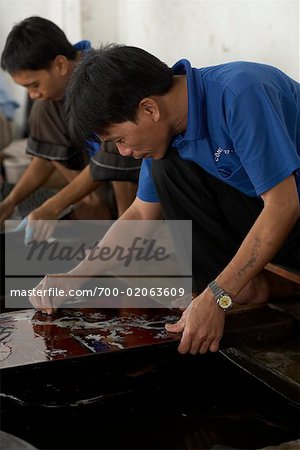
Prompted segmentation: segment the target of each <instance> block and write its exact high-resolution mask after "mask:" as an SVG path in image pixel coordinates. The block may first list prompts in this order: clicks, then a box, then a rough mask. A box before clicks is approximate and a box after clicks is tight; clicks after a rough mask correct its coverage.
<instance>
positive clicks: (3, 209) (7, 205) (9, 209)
mask: <svg viewBox="0 0 300 450" xmlns="http://www.w3.org/2000/svg"><path fill="white" fill-rule="evenodd" d="M15 206H16V205H15V204H14V203H13V202H11V201H10V200H9V199H5V200H3V202H0V225H2V224H3V222H4V220H5V219H8V218H9V216H11V215H12V213H13V212H14V209H15Z"/></svg>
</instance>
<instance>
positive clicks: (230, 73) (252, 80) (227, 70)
mask: <svg viewBox="0 0 300 450" xmlns="http://www.w3.org/2000/svg"><path fill="white" fill-rule="evenodd" d="M201 72H202V76H203V78H204V81H205V82H207V83H209V82H217V83H219V84H220V85H221V86H222V87H224V88H227V89H229V90H231V91H232V93H234V94H238V93H240V92H242V91H243V90H245V89H247V88H249V87H251V86H254V85H256V84H258V83H264V82H266V81H268V80H270V77H271V76H272V73H273V74H274V75H275V74H276V73H277V72H278V69H276V68H275V67H273V66H269V65H266V64H261V63H256V62H250V61H233V62H229V63H224V64H219V65H217V66H211V67H206V68H203V69H201Z"/></svg>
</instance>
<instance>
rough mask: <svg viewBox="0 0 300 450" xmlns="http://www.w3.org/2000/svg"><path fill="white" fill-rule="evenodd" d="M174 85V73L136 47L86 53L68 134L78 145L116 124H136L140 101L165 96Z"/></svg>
mask: <svg viewBox="0 0 300 450" xmlns="http://www.w3.org/2000/svg"><path fill="white" fill-rule="evenodd" d="M172 85H173V72H172V69H171V68H169V67H168V66H167V65H166V64H165V63H163V62H162V61H160V60H159V59H158V58H156V57H155V56H153V55H151V54H150V53H148V52H146V51H145V50H143V49H141V48H137V47H131V46H125V45H117V44H109V45H105V46H102V47H101V48H100V49H99V50H91V51H89V52H87V53H86V54H85V55H84V56H83V58H82V59H81V61H80V62H79V63H78V64H77V66H76V67H75V70H74V72H73V74H72V76H71V80H70V83H69V85H68V88H67V92H66V98H65V109H66V114H67V120H68V127H69V132H70V135H71V137H72V139H73V140H74V142H76V143H77V145H78V144H79V145H83V142H84V141H85V140H86V139H89V138H92V137H93V136H94V133H98V134H105V131H106V129H107V127H108V126H109V125H111V124H114V123H121V122H126V121H131V122H136V114H137V108H138V105H139V103H140V101H141V100H142V99H143V98H144V97H148V96H153V95H157V96H162V95H164V94H166V93H167V92H169V90H170V89H171V87H172Z"/></svg>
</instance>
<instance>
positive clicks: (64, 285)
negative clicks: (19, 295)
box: [29, 273, 86, 315]
mask: <svg viewBox="0 0 300 450" xmlns="http://www.w3.org/2000/svg"><path fill="white" fill-rule="evenodd" d="M84 281H86V279H85V280H83V279H82V278H77V277H75V278H73V277H70V276H68V273H64V274H51V275H46V276H45V277H44V278H43V279H42V281H40V283H39V284H38V285H37V286H36V287H35V288H34V290H35V294H34V295H32V296H31V297H30V298H29V301H30V303H31V304H32V306H33V307H34V308H36V309H38V310H39V311H42V312H43V313H46V314H49V315H50V314H53V313H54V312H55V311H56V309H57V308H59V306H60V305H61V304H62V303H64V302H65V301H66V300H67V299H68V298H71V297H72V296H71V295H68V294H69V292H70V291H72V292H73V293H74V292H75V291H76V289H79V288H80V287H81V286H82V283H83V282H84ZM59 291H60V292H61V295H55V293H56V292H59Z"/></svg>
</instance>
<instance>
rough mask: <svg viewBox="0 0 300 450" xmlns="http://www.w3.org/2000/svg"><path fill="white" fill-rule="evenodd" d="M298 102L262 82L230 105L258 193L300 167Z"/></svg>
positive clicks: (238, 144)
mask: <svg viewBox="0 0 300 450" xmlns="http://www.w3.org/2000/svg"><path fill="white" fill-rule="evenodd" d="M295 102H296V100H295V99H293V98H292V96H287V95H286V94H285V93H284V92H280V91H279V90H278V89H277V88H276V89H275V88H273V87H272V86H270V85H268V86H266V85H264V84H258V85H255V86H251V87H250V88H248V89H247V90H246V91H244V92H243V93H241V94H240V95H239V96H237V97H236V98H235V99H234V100H233V102H232V104H231V106H230V108H229V113H228V117H227V120H228V126H229V131H230V134H231V139H232V141H233V144H234V149H235V152H236V154H237V156H238V157H239V158H240V160H241V163H242V165H243V167H244V169H245V171H246V172H247V175H248V176H249V178H250V180H251V182H252V184H253V186H254V188H255V190H256V193H257V195H261V194H262V193H264V192H266V191H267V190H269V189H271V188H272V187H274V186H275V185H276V184H278V183H280V182H281V181H283V180H284V179H285V178H287V177H288V176H290V175H291V174H292V173H293V172H294V171H296V170H297V169H299V167H300V157H299V154H298V153H297V144H296V133H297V131H296V128H297V125H296V124H297V117H296V116H297V113H296V111H297V105H296V104H295Z"/></svg>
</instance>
